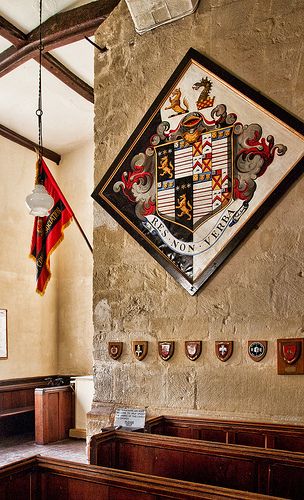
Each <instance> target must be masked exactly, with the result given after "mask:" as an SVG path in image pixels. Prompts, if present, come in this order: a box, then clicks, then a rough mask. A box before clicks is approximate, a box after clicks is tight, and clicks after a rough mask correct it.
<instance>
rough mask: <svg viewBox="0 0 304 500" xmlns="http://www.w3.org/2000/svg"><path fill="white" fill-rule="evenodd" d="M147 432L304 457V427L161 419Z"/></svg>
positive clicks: (153, 420) (148, 424) (149, 422)
mask: <svg viewBox="0 0 304 500" xmlns="http://www.w3.org/2000/svg"><path fill="white" fill-rule="evenodd" d="M145 432H147V433H151V434H155V435H156V434H157V435H165V436H175V437H177V438H178V437H182V438H188V439H198V440H201V441H211V442H215V443H216V442H217V443H226V444H238V445H242V446H246V445H247V446H256V447H260V448H269V449H272V448H274V449H277V450H279V449H281V450H288V451H295V452H301V453H304V426H303V425H292V424H291V425H290V424H272V423H261V422H244V421H229V420H213V419H204V418H195V417H194V418H191V417H178V416H176V417H175V416H160V417H153V418H150V419H148V420H147V422H146V425H145Z"/></svg>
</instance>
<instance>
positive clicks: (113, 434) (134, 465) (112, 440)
mask: <svg viewBox="0 0 304 500" xmlns="http://www.w3.org/2000/svg"><path fill="white" fill-rule="evenodd" d="M90 463H92V464H94V465H101V466H103V467H111V468H116V469H120V470H127V471H132V472H140V473H142V474H148V475H150V474H152V475H156V476H163V477H168V478H172V479H177V480H183V481H192V482H194V483H204V484H210V485H213V486H218V487H226V488H233V489H236V490H241V491H250V492H253V493H254V492H255V493H261V494H267V495H276V496H280V497H283V498H292V499H299V500H300V499H301V500H302V499H303V491H304V454H302V453H296V452H286V451H278V450H270V449H268V450H265V449H261V448H256V447H249V446H248V447H246V446H240V445H229V444H228V445H226V444H221V443H208V442H206V441H198V440H196V441H193V440H191V439H186V438H178V439H177V438H175V437H168V436H157V435H153V434H140V433H133V432H124V431H106V432H103V433H101V434H98V435H96V436H93V437H92V439H91V443H90Z"/></svg>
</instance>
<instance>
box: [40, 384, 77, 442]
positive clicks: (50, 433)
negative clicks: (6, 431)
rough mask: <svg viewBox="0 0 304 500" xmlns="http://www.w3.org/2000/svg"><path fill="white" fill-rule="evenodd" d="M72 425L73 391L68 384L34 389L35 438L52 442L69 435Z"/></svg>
mask: <svg viewBox="0 0 304 500" xmlns="http://www.w3.org/2000/svg"><path fill="white" fill-rule="evenodd" d="M73 426H74V393H73V390H72V388H71V387H70V386H62V387H45V388H43V389H36V390H35V440H36V443H38V444H47V443H53V442H54V441H59V440H61V439H66V438H68V437H69V430H70V429H71V428H72V427H73Z"/></svg>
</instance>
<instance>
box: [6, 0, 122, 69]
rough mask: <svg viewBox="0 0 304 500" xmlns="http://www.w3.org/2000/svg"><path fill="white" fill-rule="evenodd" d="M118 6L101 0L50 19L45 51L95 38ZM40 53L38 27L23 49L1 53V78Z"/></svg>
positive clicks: (113, 0)
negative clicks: (97, 31) (101, 26)
mask: <svg viewBox="0 0 304 500" xmlns="http://www.w3.org/2000/svg"><path fill="white" fill-rule="evenodd" d="M118 3H119V0H108V1H106V2H104V0H98V1H95V2H91V3H89V4H86V5H82V6H81V7H77V8H75V9H72V10H69V11H67V12H61V13H59V14H55V15H54V16H52V17H50V18H49V19H47V20H46V21H45V22H44V23H43V24H42V27H41V29H42V38H43V47H44V52H48V51H50V50H53V49H55V48H58V47H62V46H63V45H67V44H69V43H73V42H76V41H78V40H81V39H82V38H84V36H85V35H86V36H91V35H93V34H94V32H95V31H96V29H97V28H98V27H99V26H100V24H102V23H103V21H105V20H106V19H107V17H108V16H109V14H110V13H111V12H112V10H113V9H114V7H116V5H117V4H118ZM38 54H39V28H35V29H34V30H33V31H31V32H30V33H29V34H28V35H27V41H26V43H25V44H24V45H23V46H22V47H19V48H16V47H14V46H12V47H9V48H8V49H6V50H4V51H3V52H2V53H1V54H0V77H1V76H4V75H6V74H7V73H9V72H10V71H12V70H13V69H15V68H17V67H18V66H20V65H21V64H23V63H24V62H26V61H28V60H29V59H32V58H35V57H37V56H38Z"/></svg>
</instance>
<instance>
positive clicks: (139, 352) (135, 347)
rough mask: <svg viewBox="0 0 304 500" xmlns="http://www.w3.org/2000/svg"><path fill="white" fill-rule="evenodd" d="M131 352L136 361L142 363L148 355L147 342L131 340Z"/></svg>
mask: <svg viewBox="0 0 304 500" xmlns="http://www.w3.org/2000/svg"><path fill="white" fill-rule="evenodd" d="M132 352H133V354H134V356H135V358H136V359H137V360H138V361H142V360H143V359H144V358H145V357H146V356H147V354H148V342H147V340H133V342H132Z"/></svg>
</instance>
